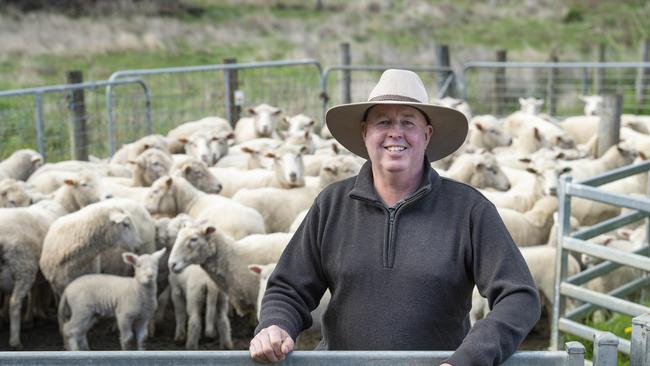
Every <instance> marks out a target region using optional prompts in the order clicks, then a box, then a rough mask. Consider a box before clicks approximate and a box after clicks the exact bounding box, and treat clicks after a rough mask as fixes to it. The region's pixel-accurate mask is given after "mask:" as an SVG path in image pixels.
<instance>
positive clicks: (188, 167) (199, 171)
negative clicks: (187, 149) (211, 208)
mask: <svg viewBox="0 0 650 366" xmlns="http://www.w3.org/2000/svg"><path fill="white" fill-rule="evenodd" d="M175 173H176V174H179V175H180V176H182V177H183V178H185V179H186V180H187V181H188V182H190V183H191V184H192V185H193V186H194V187H196V188H197V189H200V190H201V191H203V192H206V193H214V194H217V193H219V192H221V189H222V188H223V186H222V185H221V182H219V179H218V178H217V177H215V176H214V174H212V173H210V171H209V170H208V167H207V166H206V165H205V164H204V163H203V162H201V161H193V162H187V163H185V164H183V165H182V166H181V167H180V169H179V170H177V171H176V172H175Z"/></svg>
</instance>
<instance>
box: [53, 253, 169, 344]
mask: <svg viewBox="0 0 650 366" xmlns="http://www.w3.org/2000/svg"><path fill="white" fill-rule="evenodd" d="M164 252H165V249H161V250H159V251H157V252H155V253H153V254H143V255H141V256H137V255H136V254H133V253H124V255H123V258H124V262H126V263H128V264H130V265H132V266H133V268H134V269H135V275H134V276H133V277H120V276H113V275H105V274H90V275H85V276H81V277H79V278H77V279H76V280H74V281H72V282H71V283H70V284H69V285H68V286H67V287H66V289H65V291H64V292H63V295H62V296H61V301H60V303H59V309H58V313H57V316H58V320H59V328H60V330H61V334H62V335H63V338H64V342H65V344H66V345H67V348H68V349H69V350H71V351H79V350H84V351H86V350H89V347H88V339H87V338H86V333H88V330H89V329H90V328H91V327H92V325H93V323H94V320H95V319H94V318H95V317H96V316H102V317H106V316H110V317H113V316H114V317H115V318H116V320H117V326H118V328H119V330H120V346H121V348H122V350H127V349H129V345H130V343H131V342H132V341H133V339H134V338H135V340H136V343H137V347H138V350H144V341H145V340H146V338H147V325H148V323H149V320H150V319H151V317H152V316H153V313H154V311H155V310H156V306H157V301H156V292H157V286H156V276H157V274H158V261H159V260H160V257H161V256H162V255H163V253H164ZM134 330H135V334H134Z"/></svg>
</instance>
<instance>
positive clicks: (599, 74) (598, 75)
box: [594, 43, 605, 95]
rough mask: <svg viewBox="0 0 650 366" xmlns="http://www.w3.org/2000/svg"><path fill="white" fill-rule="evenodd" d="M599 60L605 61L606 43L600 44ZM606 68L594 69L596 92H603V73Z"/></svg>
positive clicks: (598, 93)
mask: <svg viewBox="0 0 650 366" xmlns="http://www.w3.org/2000/svg"><path fill="white" fill-rule="evenodd" d="M598 62H605V44H604V43H599V44H598ZM604 72H605V71H604V69H602V68H600V67H599V68H596V69H595V70H594V94H596V95H600V94H602V92H603V80H604V78H603V74H604Z"/></svg>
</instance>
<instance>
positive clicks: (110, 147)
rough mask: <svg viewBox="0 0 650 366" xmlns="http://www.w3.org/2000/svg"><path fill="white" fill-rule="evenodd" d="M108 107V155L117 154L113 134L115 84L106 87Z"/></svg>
mask: <svg viewBox="0 0 650 366" xmlns="http://www.w3.org/2000/svg"><path fill="white" fill-rule="evenodd" d="M106 108H107V110H108V154H109V155H108V156H109V157H111V156H113V154H115V141H114V136H113V85H109V86H107V87H106Z"/></svg>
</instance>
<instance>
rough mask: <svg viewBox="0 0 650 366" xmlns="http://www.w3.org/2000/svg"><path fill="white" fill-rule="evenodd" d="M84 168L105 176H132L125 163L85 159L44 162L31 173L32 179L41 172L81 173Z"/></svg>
mask: <svg viewBox="0 0 650 366" xmlns="http://www.w3.org/2000/svg"><path fill="white" fill-rule="evenodd" d="M84 170H92V171H93V172H95V173H97V174H99V175H101V176H105V177H124V178H129V177H131V170H130V169H129V168H127V167H126V166H124V165H123V164H109V163H94V162H90V161H83V160H65V161H60V162H58V163H47V164H44V165H43V166H41V167H40V168H38V169H37V170H36V171H35V172H34V173H33V174H32V175H30V179H33V178H35V177H37V176H38V175H39V174H43V173H46V172H51V171H58V172H76V173H79V172H81V171H84Z"/></svg>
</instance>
